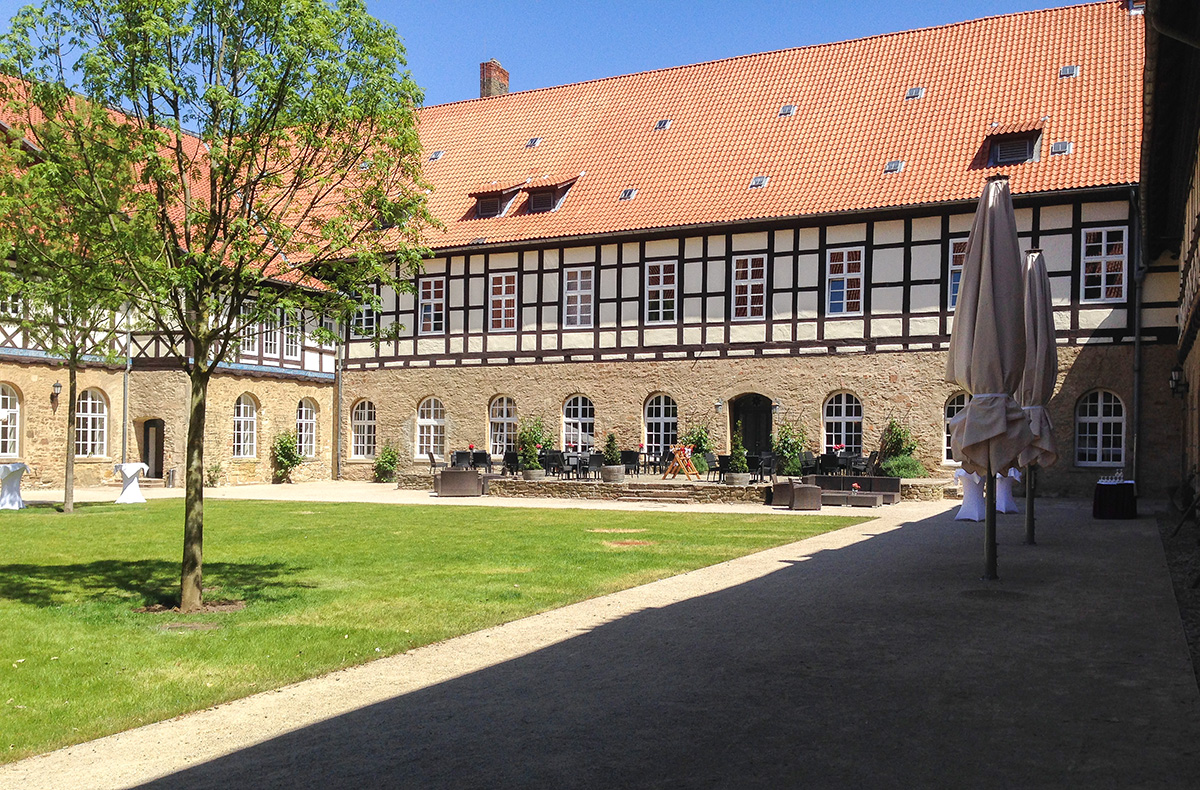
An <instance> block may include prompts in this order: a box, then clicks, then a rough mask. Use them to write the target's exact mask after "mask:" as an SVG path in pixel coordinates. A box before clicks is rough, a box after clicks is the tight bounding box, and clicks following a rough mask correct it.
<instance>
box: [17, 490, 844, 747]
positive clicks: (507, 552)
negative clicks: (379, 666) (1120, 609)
mask: <svg viewBox="0 0 1200 790" xmlns="http://www.w3.org/2000/svg"><path fill="white" fill-rule="evenodd" d="M205 512H206V524H205V526H206V529H205V546H204V548H205V558H206V562H205V564H204V571H205V575H204V582H205V585H204V586H205V598H206V601H210V602H211V601H216V600H242V601H245V602H246V606H245V608H244V609H242V610H241V611H236V612H227V613H221V614H203V615H191V616H182V615H179V614H173V613H170V612H167V613H161V614H149V613H140V614H139V613H136V612H134V611H133V610H134V609H135V608H138V607H143V606H148V605H153V604H157V603H163V604H168V605H172V604H173V603H175V602H177V596H178V579H179V558H180V555H181V551H182V529H183V528H182V524H183V505H182V502H180V501H178V500H170V501H162V500H160V501H157V502H151V503H148V504H146V505H136V506H116V505H83V506H80V507H79V508H78V510H77V511H76V512H75V513H74V514H71V515H64V514H61V513H57V512H55V511H53V510H50V509H39V508H34V509H29V510H25V511H21V512H19V513H15V512H5V513H3V514H0V635H2V638H0V703H2V705H3V707H2V708H0V739H2V741H0V749H2V753H0V762H5V761H11V760H15V759H18V758H21V757H25V756H28V755H31V754H35V753H38V752H44V751H48V750H51V749H54V748H58V747H61V746H65V745H68V744H71V743H77V742H81V741H86V740H91V739H93V738H96V737H99V736H102V735H106V734H108V733H112V732H117V731H120V730H124V729H128V728H130V727H134V726H137V725H140V724H145V723H147V722H151V721H156V720H159V719H164V718H169V717H171V716H174V715H177V714H179V713H183V712H185V711H190V710H197V709H200V708H205V707H208V706H210V705H213V704H215V703H218V702H222V701H226V700H230V699H234V698H237V697H243V696H246V695H248V694H252V693H255V692H258V691H264V690H266V689H270V688H275V687H278V686H281V685H284V684H287V683H291V682H294V681H297V680H301V679H303V678H308V677H313V676H316V675H320V674H324V673H326V672H329V671H331V670H334V669H338V668H340V667H345V666H350V665H353V664H360V663H363V662H365V661H369V660H371V659H374V658H379V657H380V656H385V655H390V654H393V653H400V652H403V651H405V650H409V649H411V648H414V647H418V646H420V645H425V644H429V643H431V642H436V641H438V640H441V639H446V638H448V637H452V636H456V635H458V634H463V633H467V632H470V631H475V630H478V629H481V628H485V627H487V626H491V625H495V624H497V623H502V622H505V621H508V620H514V619H516V618H519V617H524V616H526V615H530V614H533V613H536V612H541V611H545V610H547V609H553V608H556V607H559V606H563V605H564V604H568V603H571V602H573V601H579V600H583V599H586V598H591V597H594V596H597V595H603V594H605V593H609V592H613V591H615V590H620V589H624V588H627V587H632V586H635V585H638V584H643V583H645V582H649V581H651V580H654V579H659V578H663V577H666V576H672V575H675V574H677V573H682V572H684V571H687V570H691V569H694V568H698V567H702V566H705V565H711V564H713V563H716V562H720V561H722V560H726V559H730V558H732V557H737V556H740V555H744V554H748V553H750V552H753V551H756V550H759V549H763V548H767V547H770V546H777V545H781V544H784V543H788V542H791V541H794V540H798V539H800V538H805V537H809V536H812V535H815V534H818V533H821V532H826V531H829V530H832V529H838V528H841V527H844V526H847V525H849V524H853V523H858V522H861V521H863V520H865V519H856V518H835V517H786V516H780V515H772V514H768V513H764V514H763V515H761V516H742V515H737V516H733V515H698V514H675V513H672V514H667V513H664V512H661V511H658V512H622V511H596V510H533V509H509V508H481V507H398V506H392V505H362V504H328V503H311V502H237V501H221V500H213V501H209V502H208V503H206V507H205ZM597 530H638V531H636V532H599V531H597ZM622 540H635V541H646V542H649V543H650V545H634V546H615V545H610V544H612V543H615V542H618V541H622Z"/></svg>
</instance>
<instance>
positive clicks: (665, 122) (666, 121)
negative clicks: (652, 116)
mask: <svg viewBox="0 0 1200 790" xmlns="http://www.w3.org/2000/svg"><path fill="white" fill-rule="evenodd" d="M670 128H671V119H670V118H663V119H662V120H661V121H659V122H658V123H656V124H654V131H656V132H665V131H666V130H668V129H670Z"/></svg>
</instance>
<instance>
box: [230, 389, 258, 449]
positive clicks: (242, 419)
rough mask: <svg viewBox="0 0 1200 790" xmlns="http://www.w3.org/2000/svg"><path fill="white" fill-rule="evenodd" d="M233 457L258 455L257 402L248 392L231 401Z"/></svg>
mask: <svg viewBox="0 0 1200 790" xmlns="http://www.w3.org/2000/svg"><path fill="white" fill-rule="evenodd" d="M233 457H234V458H242V459H249V458H257V457H258V404H257V403H256V402H255V400H254V397H253V396H252V395H251V394H250V393H248V392H245V393H242V394H241V395H239V396H238V399H237V400H236V401H234V403H233Z"/></svg>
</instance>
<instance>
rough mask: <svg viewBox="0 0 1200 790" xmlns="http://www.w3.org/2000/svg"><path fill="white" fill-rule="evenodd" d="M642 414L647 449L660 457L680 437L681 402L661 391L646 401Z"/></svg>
mask: <svg viewBox="0 0 1200 790" xmlns="http://www.w3.org/2000/svg"><path fill="white" fill-rule="evenodd" d="M642 416H643V418H644V420H645V425H646V430H645V434H644V436H645V439H644V443H645V445H646V447H645V451H646V453H648V454H649V455H650V456H651V457H652V458H660V457H661V456H662V454H663V453H664V452H666V451H667V450H669V449H671V447H672V446H674V445H675V444H676V442H677V441H678V439H679V404H677V403H676V402H675V399H674V398H672V397H671V396H670V395H666V394H664V393H659V394H658V395H655V396H653V397H652V398H650V399H649V400H647V401H646V405H645V407H644V408H643V410H642Z"/></svg>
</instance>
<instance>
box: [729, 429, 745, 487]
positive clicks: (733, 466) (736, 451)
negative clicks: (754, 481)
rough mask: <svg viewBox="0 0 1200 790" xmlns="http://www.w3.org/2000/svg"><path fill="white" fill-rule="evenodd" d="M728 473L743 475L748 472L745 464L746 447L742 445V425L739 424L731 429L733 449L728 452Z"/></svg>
mask: <svg viewBox="0 0 1200 790" xmlns="http://www.w3.org/2000/svg"><path fill="white" fill-rule="evenodd" d="M729 471H730V472H733V473H734V474H738V475H744V474H745V473H746V472H749V471H750V466H749V465H748V464H747V463H746V447H745V445H743V444H742V424H741V423H740V422H739V423H738V424H737V425H736V426H735V427H734V429H733V447H732V448H731V449H730V451H729Z"/></svg>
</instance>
